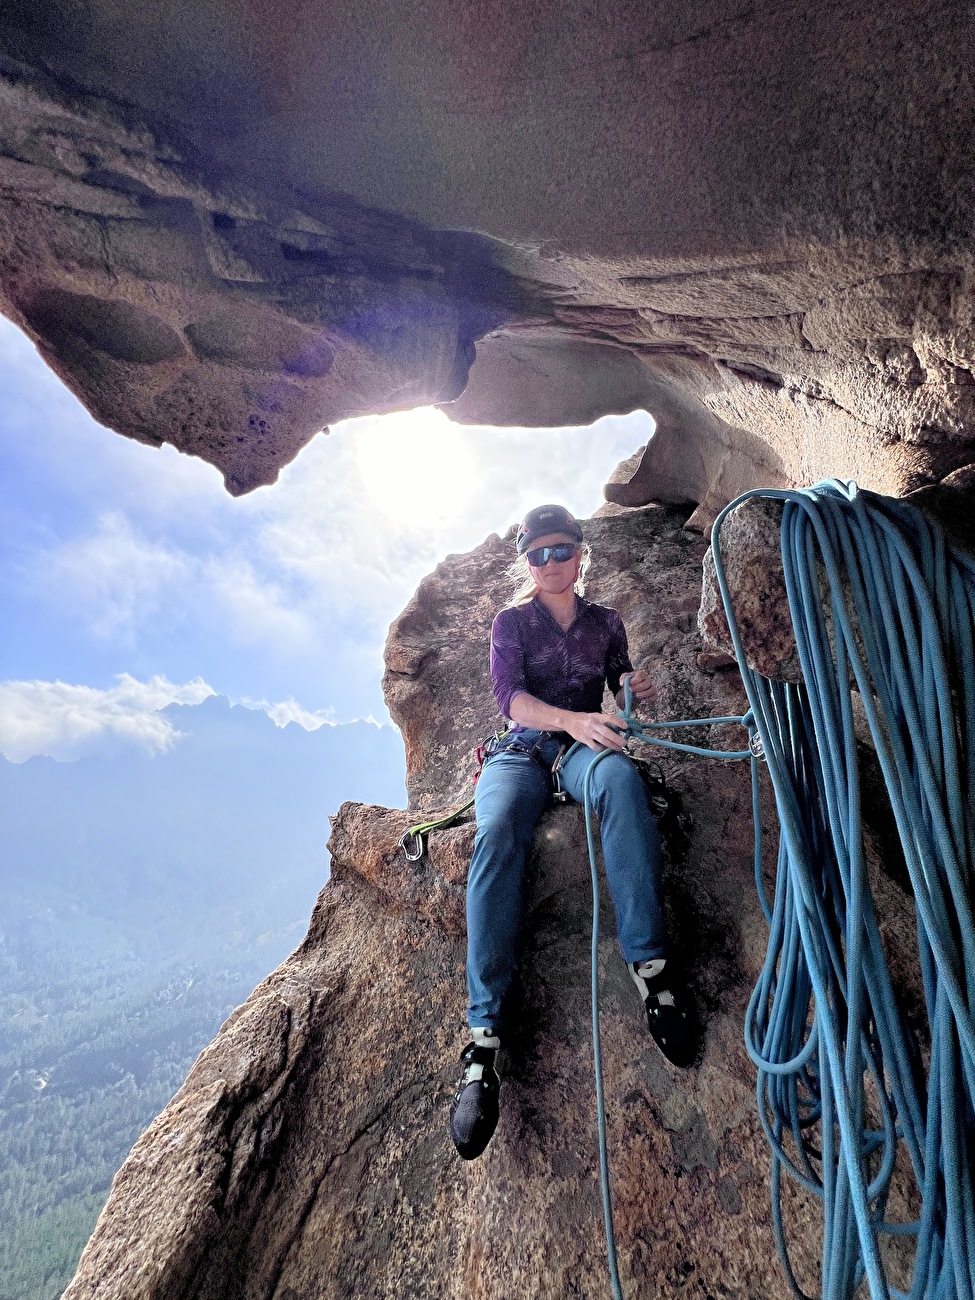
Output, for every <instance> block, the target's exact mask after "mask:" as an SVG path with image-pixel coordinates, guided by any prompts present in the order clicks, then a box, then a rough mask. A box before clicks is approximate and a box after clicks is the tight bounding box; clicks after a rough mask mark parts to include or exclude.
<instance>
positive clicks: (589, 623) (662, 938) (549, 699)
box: [450, 505, 696, 1160]
mask: <svg viewBox="0 0 975 1300" xmlns="http://www.w3.org/2000/svg"><path fill="white" fill-rule="evenodd" d="M516 546H517V552H518V559H517V561H516V564H515V569H516V571H519V577H520V579H521V586H520V587H519V589H518V591H517V592H516V593H515V595H514V597H513V598H512V600H511V602H510V604H508V605H507V606H506V607H505V608H504V609H502V610H501V612H500V613H499V614H498V615H497V617H496V618H495V620H494V625H493V627H492V630H491V677H492V680H493V683H494V694H495V698H496V699H497V702H498V707H499V708H500V709H501V712H502V713H503V714H504V716H505V717H506V718H509V719H510V721H511V723H512V726H511V729H510V730H509V731H508V733H507V734H506V735H505V736H504V737H503V738H502V739H501V740H500V742H498V744H497V745H496V746H495V747H494V748H493V752H491V753H489V755H488V757H487V758H486V760H485V762H484V767H483V769H482V771H481V775H480V779H479V781H478V783H477V787H476V799H475V815H476V820H477V833H476V836H475V839H474V853H473V857H472V858H471V865H470V872H469V875H468V881H467V982H468V989H469V993H470V1005H469V1007H468V1011H467V1019H468V1023H469V1025H470V1027H471V1034H472V1038H473V1041H472V1042H471V1043H470V1044H468V1046H467V1047H466V1048H465V1049H464V1051H463V1053H462V1054H461V1062H462V1064H463V1074H462V1076H461V1080H460V1086H459V1088H458V1090H457V1093H456V1096H455V1097H454V1101H453V1104H452V1106H451V1109H450V1135H451V1137H452V1138H453V1141H454V1145H455V1146H456V1148H457V1150H458V1152H459V1153H460V1155H461V1156H462V1157H463V1158H464V1159H465V1160H474V1159H476V1157H477V1156H479V1155H480V1154H481V1152H482V1151H483V1150H484V1148H485V1147H486V1146H487V1144H488V1142H489V1141H490V1139H491V1136H492V1134H493V1133H494V1130H495V1127H496V1125H497V1122H498V1113H499V1093H500V1082H501V1071H500V1069H499V1059H498V1058H499V1053H500V1051H501V1047H502V1043H503V1041H504V1039H505V1035H506V1029H507V1023H508V1022H507V1021H506V1014H507V1013H508V1012H509V1006H508V1003H509V1000H510V996H511V993H512V988H513V984H514V980H515V974H516V970H517V963H518V950H519V946H520V938H521V924H522V908H523V904H522V899H523V879H524V874H525V867H526V863H527V860H528V853H529V850H530V848H531V843H532V838H533V835H534V832H535V826H536V823H537V822H538V819H539V817H540V816H541V814H542V812H543V811H544V810H545V808H546V807H548V806H549V805H550V804H551V802H552V793H553V777H552V768H553V764H554V763H555V762H556V760H557V759H558V758H559V755H560V753H561V752H562V751H563V750H564V749H565V748H566V747H567V746H570V745H571V744H572V743H573V742H574V741H580V742H581V745H580V746H579V747H578V748H576V750H575V751H574V752H573V753H571V754H569V755H568V756H567V757H566V758H565V760H564V762H562V763H561V765H560V767H559V777H560V780H561V785H562V788H563V789H564V791H565V792H566V793H567V794H568V795H569V796H570V797H571V798H573V799H575V800H577V801H578V802H580V803H581V802H582V800H583V781H584V779H585V775H586V771H587V769H588V767H589V765H590V763H591V761H592V758H593V752H596V753H599V752H602V751H604V750H612V751H615V752H614V754H613V755H612V756H611V757H610V758H607V759H605V760H604V761H602V762H601V763H600V764H599V765H598V766H597V767H596V769H595V772H594V773H593V778H592V782H591V799H592V803H593V806H594V808H595V811H596V813H597V814H598V816H599V819H600V827H601V833H602V842H603V856H604V859H605V862H606V876H607V880H608V882H609V889H610V893H611V895H612V898H613V904H614V907H615V909H616V923H617V933H618V935H619V941H620V946H621V948H622V951H623V957H624V959H625V961H626V963H627V966H628V967H629V970H630V973H631V975H632V977H633V979H634V981H635V983H636V985H637V988H638V990H639V993H640V997H641V998H642V999H643V1004H644V1007H645V1008H646V1012H647V1019H648V1023H649V1027H650V1032H651V1034H652V1035H653V1037H654V1039H655V1040H656V1042H657V1044H658V1046H659V1047H660V1049H661V1051H662V1052H663V1053H664V1055H665V1056H666V1057H667V1058H668V1059H669V1060H670V1061H672V1062H673V1063H674V1064H675V1065H681V1066H686V1065H690V1064H691V1062H692V1061H693V1059H694V1056H695V1052H696V1044H695V1041H694V1032H693V1030H692V1027H691V1020H690V1019H689V1017H688V1015H687V1012H686V1011H685V1009H684V1007H683V1005H682V1001H681V997H680V993H679V990H678V989H676V988H675V987H674V982H673V980H672V979H671V978H670V977H669V972H668V967H667V955H668V940H667V933H666V927H665V922H664V916H663V909H662V904H661V875H660V839H659V835H658V832H657V826H656V822H655V820H654V817H653V814H652V813H651V811H650V808H649V806H648V803H647V798H646V792H645V790H644V786H643V782H642V781H641V779H640V776H639V773H638V772H637V770H636V768H635V767H634V765H633V764H632V763H631V762H630V760H629V759H628V758H627V757H626V756H625V755H624V754H622V753H620V752H619V751H621V750H622V748H623V735H622V734H621V730H620V728H619V720H618V719H616V718H614V716H613V715H610V714H607V713H603V712H602V711H601V707H602V700H603V692H604V688H605V685H606V683H608V684H609V688H610V690H611V691H612V692H613V694H614V695H615V696H616V698H617V702H619V703H622V683H623V682H624V681H625V680H626V678H627V677H628V678H629V682H630V690H631V692H632V695H633V699H634V700H635V701H638V702H647V701H652V700H653V699H654V698H655V697H656V690H655V688H654V686H653V683H652V682H651V681H650V678H649V677H648V675H647V674H646V673H645V672H643V671H642V670H640V671H637V672H634V671H633V669H632V665H631V663H630V659H629V654H628V650H627V641H626V631H625V629H624V627H623V622H622V619H621V618H620V616H619V614H617V613H616V611H615V610H612V609H607V608H606V607H605V606H602V605H596V604H592V603H591V602H589V601H586V600H583V599H582V596H581V594H579V593H580V591H581V577H582V574H583V570H584V567H585V562H586V561H587V560H588V555H587V554H585V551H586V548H585V546H584V543H583V535H582V529H581V528H580V526H579V524H578V523H577V522H576V521H575V519H573V517H572V515H570V514H569V512H568V511H567V510H565V509H564V508H563V507H562V506H555V505H549V506H538V507H537V508H536V509H535V510H531V511H529V513H528V514H527V515H526V516H525V519H524V521H523V523H522V524H521V526H520V528H519V529H518V535H517V541H516Z"/></svg>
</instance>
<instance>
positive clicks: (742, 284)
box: [0, 0, 975, 521]
mask: <svg viewBox="0 0 975 1300" xmlns="http://www.w3.org/2000/svg"><path fill="white" fill-rule="evenodd" d="M908 17H909V19H910V25H909V26H908V27H905V20H906V19H907V18H908ZM905 31H908V32H909V33H910V38H909V39H905ZM971 34H972V33H971V17H970V15H968V14H967V12H963V11H962V10H961V9H960V8H959V7H958V6H957V5H953V4H950V3H943V4H939V5H934V6H931V7H929V9H928V10H927V11H925V14H924V15H923V16H922V15H918V14H917V13H916V12H915V10H914V8H913V7H911V9H910V13H909V14H908V10H907V7H905V6H893V7H891V6H889V5H886V6H882V5H880V4H874V5H872V6H870V7H869V9H868V10H867V11H859V12H858V13H857V15H855V16H852V15H848V14H846V13H845V12H841V11H840V10H839V9H838V8H834V9H827V10H817V11H816V12H815V13H807V12H805V11H802V12H801V13H800V12H797V11H795V12H794V11H792V10H789V9H785V10H781V11H775V12H774V13H769V14H765V15H764V16H761V17H760V15H759V13H758V11H754V12H753V11H751V10H749V11H743V12H741V13H729V12H728V11H727V9H726V8H725V7H724V6H721V5H718V4H716V3H713V2H711V3H709V2H707V0H703V2H702V3H697V4H691V5H688V6H682V7H681V9H680V10H679V11H674V10H673V9H672V7H664V6H658V5H646V4H642V3H641V4H623V5H605V6H603V7H601V8H600V9H599V10H598V12H597V13H593V12H591V11H590V10H589V9H585V10H583V8H581V7H579V8H577V7H575V6H573V5H569V6H566V5H565V4H559V5H555V4H535V5H529V6H518V7H515V6H510V7H509V6H496V7H495V8H493V9H492V10H491V12H490V13H489V14H486V13H485V11H484V10H483V7H482V6H474V5H472V4H467V3H463V4H460V5H457V4H453V5H447V4H437V5H434V6H433V8H432V9H431V8H430V7H427V8H425V9H424V10H423V13H422V14H421V13H420V11H413V10H411V9H409V7H407V8H405V9H404V8H403V7H400V6H393V5H385V4H376V5H371V6H368V7H366V8H363V7H362V6H360V5H352V4H351V3H339V4H337V5H333V6H329V9H328V12H327V14H325V15H323V14H319V13H312V12H311V11H309V10H307V9H305V8H303V7H301V6H298V5H296V4H294V5H292V4H285V6H283V7H276V10H275V18H274V22H273V23H272V22H270V21H269V20H268V19H267V17H266V15H264V14H263V11H261V10H260V9H259V8H257V7H255V6H253V5H252V4H249V3H245V2H244V0H236V3H233V4H227V5H221V6H219V7H218V6H216V5H212V4H209V3H204V4H202V5H201V6H199V7H196V8H195V9H194V13H193V15H192V16H189V15H187V14H186V12H185V11H184V10H183V9H182V8H180V7H178V6H174V5H169V4H163V5H161V6H157V7H154V8H153V10H151V11H145V12H131V11H129V10H126V11H125V14H124V18H123V16H122V15H121V13H120V10H119V8H118V6H117V5H116V4H115V3H113V0H93V2H92V3H91V4H90V5H89V6H87V8H86V10H85V15H84V17H83V18H82V17H80V16H79V11H77V10H76V9H75V8H73V7H72V6H70V5H67V4H60V3H55V4H54V5H53V6H50V7H45V10H44V11H43V13H42V12H40V11H36V10H35V9H34V8H33V7H26V6H19V7H18V6H14V7H13V8H11V9H9V10H8V11H7V13H6V15H5V20H4V25H3V27H2V28H0V49H2V50H3V51H4V52H5V56H6V57H5V60H4V63H3V93H2V95H0V192H2V194H3V197H4V200H5V206H4V209H3V214H4V215H3V218H2V222H0V306H2V308H3V310H4V311H5V312H6V313H7V314H8V315H10V316H11V317H12V318H13V319H15V320H16V321H17V322H18V323H19V324H21V325H22V326H23V327H24V328H25V329H27V330H28V332H29V333H30V334H31V336H32V337H33V338H34V339H35V341H36V342H37V343H38V346H39V347H40V348H41V351H42V353H43V354H44V356H45V357H46V359H47V360H48V361H49V362H50V364H51V365H52V366H53V367H54V368H55V369H56V370H57V372H58V373H59V374H60V375H61V376H62V378H64V379H65V381H66V382H67V383H68V384H69V386H71V387H72V389H73V391H75V392H76V393H77V394H78V396H79V397H81V399H82V400H83V401H84V402H85V403H86V404H87V405H88V406H89V408H90V409H91V410H92V411H93V412H94V413H95V414H96V416H97V417H98V418H99V419H101V420H102V421H103V422H104V423H106V424H108V425H110V426H111V427H113V428H115V429H117V430H118V431H120V432H124V433H127V434H128V435H130V436H133V437H137V438H140V439H141V440H143V441H147V442H157V443H158V442H160V441H170V442H173V443H174V445H176V446H178V447H180V448H182V449H183V450H186V451H189V452H192V453H194V454H197V455H201V456H204V457H205V458H206V459H208V460H211V461H212V462H213V463H215V464H217V465H218V466H219V467H220V469H221V470H222V471H223V473H224V475H225V478H226V481H227V484H228V487H229V488H230V490H231V491H233V492H244V491H248V490H250V489H251V488H252V487H254V486H257V485H258V484H261V483H266V482H270V481H273V479H274V477H275V475H276V473H277V471H278V469H279V468H280V466H281V465H282V464H284V463H286V462H287V461H288V460H290V459H291V458H292V457H293V456H294V455H295V454H297V452H298V450H299V449H300V447H301V446H303V445H304V443H305V442H307V440H308V439H309V438H310V437H312V436H314V434H315V432H317V430H318V429H321V428H323V427H324V426H326V425H328V424H329V423H331V422H333V421H336V420H340V419H342V418H344V417H346V416H350V415H359V414H366V413H374V412H381V411H389V410H396V409H404V408H406V407H410V406H416V405H422V404H426V403H429V402H441V403H444V409H445V410H446V411H447V413H448V414H450V415H451V416H452V417H453V418H456V419H460V420H463V421H467V422H477V423H491V422H498V423H518V424H523V425H531V424H544V425H549V426H551V425H555V424H559V423H581V422H585V421H588V420H591V419H593V418H596V417H597V416H598V415H601V414H605V413H608V412H610V411H619V410H620V409H633V408H634V407H635V406H643V407H646V408H647V409H648V410H650V411H651V413H652V414H653V415H654V416H655V418H656V419H657V421H658V426H659V432H658V435H657V437H656V438H655V439H654V440H653V442H652V443H651V445H650V448H649V449H648V452H647V454H646V456H645V457H644V461H643V463H642V465H641V466H640V467H639V468H638V469H637V471H636V472H635V473H634V475H633V477H632V479H631V481H630V482H629V483H627V484H620V485H617V486H616V489H615V491H616V494H617V495H616V498H615V499H617V500H619V501H621V502H623V503H625V504H631V505H635V504H642V503H645V502H647V501H649V500H664V501H684V500H691V501H695V502H698V503H699V504H700V506H701V519H702V521H706V519H707V518H709V517H711V516H712V515H713V513H714V509H715V508H716V507H717V506H718V505H720V504H723V502H724V501H726V500H727V499H728V498H729V497H730V496H732V495H734V494H735V492H736V491H737V490H738V489H739V488H740V487H741V486H745V485H751V484H754V483H764V484H768V485H781V484H785V483H796V482H805V481H810V480H813V479H816V478H820V477H825V476H827V475H830V474H837V475H840V476H844V477H856V478H857V479H858V480H859V481H860V482H862V483H863V484H864V485H865V486H868V487H872V488H876V489H878V490H882V491H888V492H893V493H895V494H901V493H903V492H906V491H909V490H912V489H914V488H918V487H921V486H924V485H925V484H930V483H937V482H938V481H940V480H941V479H942V478H944V476H945V475H946V474H949V473H951V472H952V471H954V470H956V469H958V468H959V467H961V466H964V465H966V464H969V463H971V462H972V460H973V459H975V451H973V438H972V415H973V403H975V380H973V372H975V351H973V349H975V342H973V340H975V325H973V302H975V297H973V292H972V251H973V250H972V238H971V230H970V220H969V214H970V211H971V199H972V191H973V188H975V186H973V180H975V168H973V166H972V158H971V152H970V148H969V147H968V141H969V135H968V133H967V126H966V123H967V122H968V121H969V120H970V116H971V110H972V107H973V105H975V98H973V92H972V87H971V84H970V79H969V78H968V76H967V73H966V69H965V66H964V51H965V50H966V49H968V48H970V44H971ZM472 363H473V364H472ZM468 373H469V374H470V383H469V384H468V386H467V391H466V392H463V390H464V387H465V384H467V381H468ZM462 393H463V395H461V394H462Z"/></svg>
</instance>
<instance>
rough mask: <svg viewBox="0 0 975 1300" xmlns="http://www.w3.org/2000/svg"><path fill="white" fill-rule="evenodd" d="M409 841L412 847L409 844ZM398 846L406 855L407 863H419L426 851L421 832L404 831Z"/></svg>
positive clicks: (424, 840)
mask: <svg viewBox="0 0 975 1300" xmlns="http://www.w3.org/2000/svg"><path fill="white" fill-rule="evenodd" d="M411 840H412V846H411V844H410V841H411ZM399 846H400V848H401V849H402V850H403V852H404V853H405V854H406V860H407V862H419V861H420V859H421V858H422V857H423V855H424V853H426V851H427V842H426V836H425V835H424V834H423V832H422V831H415V832H411V831H404V832H403V838H402V839H401V840H400V842H399Z"/></svg>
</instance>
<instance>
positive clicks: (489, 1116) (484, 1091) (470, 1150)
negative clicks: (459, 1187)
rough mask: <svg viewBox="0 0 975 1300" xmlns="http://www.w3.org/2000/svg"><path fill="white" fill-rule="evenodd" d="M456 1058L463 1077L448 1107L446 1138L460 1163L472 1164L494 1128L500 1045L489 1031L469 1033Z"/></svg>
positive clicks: (499, 1083)
mask: <svg viewBox="0 0 975 1300" xmlns="http://www.w3.org/2000/svg"><path fill="white" fill-rule="evenodd" d="M473 1034H474V1042H473V1043H468V1044H467V1046H466V1047H465V1048H464V1050H463V1051H462V1052H461V1054H460V1059H461V1064H462V1065H463V1066H464V1073H463V1074H462V1075H461V1077H460V1083H459V1085H458V1087H457V1092H456V1093H455V1095H454V1100H453V1103H452V1104H451V1107H450V1136H451V1138H452V1139H453V1142H454V1146H455V1147H456V1148H457V1152H458V1154H459V1155H460V1157H461V1159H462V1160H476V1159H477V1157H478V1156H479V1155H480V1154H481V1152H482V1151H483V1150H484V1148H485V1147H486V1146H487V1144H488V1143H489V1142H490V1141H491V1138H492V1136H493V1134H494V1130H495V1129H496V1128H497V1126H498V1112H499V1106H498V1098H499V1094H500V1092H501V1074H500V1070H499V1068H498V1055H499V1050H500V1047H501V1042H500V1040H499V1039H498V1038H496V1037H495V1036H494V1035H493V1033H492V1032H491V1030H490V1029H475V1030H473Z"/></svg>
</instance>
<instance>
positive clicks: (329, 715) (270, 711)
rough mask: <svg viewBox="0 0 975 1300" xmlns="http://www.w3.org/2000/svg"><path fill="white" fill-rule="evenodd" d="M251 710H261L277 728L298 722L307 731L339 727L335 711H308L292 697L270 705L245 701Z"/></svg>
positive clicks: (262, 701)
mask: <svg viewBox="0 0 975 1300" xmlns="http://www.w3.org/2000/svg"><path fill="white" fill-rule="evenodd" d="M242 703H243V704H245V705H246V706H247V708H249V709H260V710H262V711H263V712H264V713H266V714H267V716H268V717H269V718H270V719H271V721H272V722H273V723H274V725H275V726H276V727H286V726H287V725H288V723H289V722H297V723H298V725H299V727H304V729H305V730H306V731H317V730H318V728H319V727H337V726H338V725H339V724H338V723H337V722H336V721H335V710H334V709H315V710H312V709H306V708H305V707H304V705H302V704H299V703H298V701H297V700H295V699H291V698H290V697H289V698H288V699H286V700H279V701H278V703H277V704H269V703H268V702H267V700H244V701H242Z"/></svg>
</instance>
